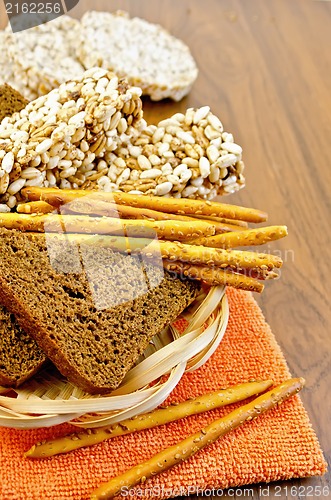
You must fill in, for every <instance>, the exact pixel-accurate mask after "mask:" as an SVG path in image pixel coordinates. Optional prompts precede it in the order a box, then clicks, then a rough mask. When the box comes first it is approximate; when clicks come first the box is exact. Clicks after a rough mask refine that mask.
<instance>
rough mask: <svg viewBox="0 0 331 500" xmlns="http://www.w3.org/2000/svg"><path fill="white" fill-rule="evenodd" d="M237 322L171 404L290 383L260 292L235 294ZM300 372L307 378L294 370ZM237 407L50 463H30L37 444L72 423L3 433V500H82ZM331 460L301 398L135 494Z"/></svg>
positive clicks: (309, 468)
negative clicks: (259, 383)
mask: <svg viewBox="0 0 331 500" xmlns="http://www.w3.org/2000/svg"><path fill="white" fill-rule="evenodd" d="M227 293H228V298H229V302H230V322H229V326H228V329H227V332H226V334H225V336H224V339H223V341H222V343H221V345H220V347H219V348H218V350H217V351H216V353H215V354H214V355H213V356H212V358H211V359H210V360H209V361H208V362H207V363H206V364H205V365H204V366H203V367H202V368H200V369H199V370H196V371H195V372H193V373H190V374H186V375H185V376H184V377H183V379H182V380H181V382H180V384H179V385H178V386H177V387H176V389H175V390H174V391H173V393H172V394H171V396H170V397H169V398H168V400H167V403H170V402H175V401H182V400H185V399H187V398H189V397H194V396H197V395H199V394H203V393H207V392H210V391H215V390H217V389H218V388H220V387H227V386H229V385H233V384H236V383H240V382H243V381H247V380H249V379H252V378H254V379H267V378H272V379H273V380H274V381H275V382H276V383H280V382H281V381H283V380H284V379H287V378H289V377H290V374H289V370H288V368H287V365H286V362H285V359H284V357H283V354H282V352H281V351H280V348H279V346H278V344H277V343H276V340H275V338H274V336H273V334H272V332H271V331H270V328H269V326H268V325H267V323H266V322H265V319H264V317H263V315H262V312H261V310H260V309H259V307H258V305H257V304H256V302H255V301H254V299H253V298H252V296H251V294H249V293H246V292H241V291H236V290H228V292H227ZM295 375H297V376H300V375H301V374H300V373H297V374H295ZM235 406H237V405H231V407H225V408H222V409H217V410H212V411H210V412H208V413H205V414H202V415H198V416H193V417H188V418H186V419H183V420H182V421H179V422H173V423H171V424H167V425H166V426H162V427H159V428H155V429H150V430H147V431H142V432H139V433H136V434H131V435H127V436H122V437H118V438H115V439H113V440H111V441H107V442H104V443H101V444H99V445H95V446H94V447H92V448H87V449H81V450H76V451H75V452H73V453H70V454H68V455H62V456H57V457H52V458H48V459H45V460H42V461H39V460H34V461H33V460H31V459H30V460H29V459H25V458H23V457H22V455H23V452H24V451H25V450H27V449H28V448H30V446H31V445H32V444H34V443H35V442H36V441H42V440H43V439H47V438H50V437H55V436H60V435H64V434H66V433H67V432H70V431H71V432H72V431H73V430H74V428H73V427H72V426H71V425H69V424H65V425H60V426H57V427H53V428H50V429H40V430H31V431H20V430H12V429H5V428H0V443H1V445H0V446H1V450H0V499H1V500H37V499H38V500H39V499H41V498H42V499H43V500H44V499H51V500H65V499H68V498H70V499H74V500H83V499H87V498H89V494H90V493H91V491H92V490H93V489H95V488H96V487H97V486H99V485H100V483H101V482H104V481H107V480H109V479H110V478H112V477H114V476H116V475H118V474H120V473H122V472H124V471H125V470H127V469H128V468H130V467H132V466H134V465H135V464H137V463H139V462H141V461H144V460H146V459H148V458H149V457H151V456H152V455H153V454H155V453H157V452H159V451H160V450H162V449H163V448H166V447H167V446H170V445H173V444H175V443H177V442H178V441H180V440H181V439H183V437H185V436H187V435H189V434H192V433H194V432H196V431H197V430H199V429H200V428H201V427H203V426H205V425H207V424H208V423H210V422H211V421H212V420H214V419H216V418H219V417H220V416H222V415H224V414H225V413H227V412H229V411H230V410H232V409H233V408H234V407H235ZM325 470H326V463H325V460H324V458H323V454H322V451H321V449H320V446H319V443H318V441H317V438H316V435H315V433H314V431H313V429H312V427H311V424H310V422H309V419H308V416H307V413H306V411H305V409H304V407H303V405H302V403H301V400H300V398H299V397H298V396H295V397H293V398H292V399H290V400H288V401H286V402H285V403H283V404H282V405H281V406H280V407H278V408H276V409H274V410H272V411H270V412H269V413H266V414H264V415H262V416H260V417H259V418H257V419H256V420H254V421H252V422H247V423H245V424H244V425H243V426H242V427H240V428H238V429H236V430H235V431H234V432H232V433H231V434H228V435H227V436H225V437H224V438H222V439H220V440H219V441H217V442H216V443H214V444H212V445H209V446H208V447H207V448H206V449H204V450H202V451H200V452H199V453H198V454H196V455H195V456H194V457H192V458H191V459H190V460H188V461H187V462H185V463H182V464H180V465H178V466H176V467H174V468H173V469H171V470H169V471H167V472H165V473H163V474H160V475H159V476H156V477H155V478H153V479H151V480H148V481H146V482H145V483H144V485H142V486H139V490H137V489H136V493H135V494H134V495H131V492H130V495H128V494H127V495H126V496H127V497H128V498H131V499H132V498H141V497H142V496H144V497H145V498H148V497H154V498H159V499H162V498H170V497H171V496H176V495H177V496H179V495H184V494H188V493H193V491H194V490H198V491H201V490H202V489H213V488H214V489H218V488H228V487H235V486H240V485H244V484H252V483H256V482H264V481H277V480H281V479H290V478H294V477H304V476H312V475H321V474H323V473H324V472H325Z"/></svg>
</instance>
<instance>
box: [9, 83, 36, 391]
mask: <svg viewBox="0 0 331 500" xmlns="http://www.w3.org/2000/svg"><path fill="white" fill-rule="evenodd" d="M27 104H28V101H27V100H26V99H24V97H23V96H22V95H21V94H20V93H19V92H17V90H15V89H13V88H12V87H10V86H9V85H7V84H6V83H5V84H4V85H0V122H1V121H2V119H3V118H5V116H10V115H12V114H13V113H15V112H16V111H20V110H21V109H23V108H24V107H25V106H26V105H27ZM45 361H46V356H45V355H44V354H43V352H42V351H41V349H40V348H39V347H38V345H37V344H36V342H35V341H34V340H33V339H32V338H31V337H30V335H28V334H26V333H25V332H24V331H23V330H22V328H21V327H20V326H19V324H18V323H17V321H16V319H15V317H14V315H13V314H11V313H10V312H9V311H8V310H7V309H6V308H5V307H3V306H1V305H0V385H2V386H4V387H18V386H19V385H21V384H22V383H23V382H25V381H26V380H27V379H29V378H30V377H32V375H34V374H35V373H36V372H38V371H39V369H40V368H41V367H42V366H43V365H44V363H45Z"/></svg>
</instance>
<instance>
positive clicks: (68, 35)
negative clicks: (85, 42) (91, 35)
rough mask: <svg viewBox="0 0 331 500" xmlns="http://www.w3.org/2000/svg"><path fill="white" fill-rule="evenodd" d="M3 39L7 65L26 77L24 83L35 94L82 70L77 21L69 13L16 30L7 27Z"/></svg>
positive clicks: (66, 79)
mask: <svg viewBox="0 0 331 500" xmlns="http://www.w3.org/2000/svg"><path fill="white" fill-rule="evenodd" d="M5 43H6V47H7V53H8V57H9V61H8V62H7V66H8V67H9V66H11V71H12V72H14V73H16V74H17V75H18V76H19V77H21V76H23V77H24V78H25V81H26V82H27V84H26V86H27V87H28V88H29V89H30V91H31V92H32V93H34V94H35V95H36V96H37V95H43V94H46V93H47V92H49V91H50V90H52V89H53V88H55V87H57V86H59V85H60V84H61V83H63V82H65V81H68V80H71V79H73V78H77V77H80V76H81V75H82V73H83V72H84V68H83V66H82V64H81V63H80V62H79V61H78V59H77V56H76V52H77V49H78V46H79V43H80V23H79V21H76V20H75V19H73V18H71V17H69V16H61V17H59V18H57V19H54V20H52V21H51V22H48V23H46V24H41V25H40V26H36V27H34V28H30V29H28V30H25V31H22V32H19V33H15V34H13V33H12V32H11V30H10V29H8V28H7V30H6V41H5ZM17 79H18V78H16V80H17ZM16 87H17V85H16ZM23 93H24V94H26V92H23Z"/></svg>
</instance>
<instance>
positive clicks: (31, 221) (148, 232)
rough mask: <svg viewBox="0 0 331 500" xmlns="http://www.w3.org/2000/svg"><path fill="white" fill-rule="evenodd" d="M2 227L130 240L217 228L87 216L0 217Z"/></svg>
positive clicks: (174, 237)
mask: <svg viewBox="0 0 331 500" xmlns="http://www.w3.org/2000/svg"><path fill="white" fill-rule="evenodd" d="M0 227H5V228H7V229H19V230H21V231H37V232H67V233H88V234H91V233H93V234H94V233H97V234H98V233H99V234H119V235H124V234H125V233H126V234H127V236H145V237H146V238H155V237H156V236H158V237H159V238H165V239H167V240H179V241H180V240H185V239H192V238H194V237H199V236H201V235H202V234H208V235H212V234H214V233H215V228H214V226H213V225H211V224H210V223H208V222H204V221H200V222H199V221H197V222H194V225H192V223H191V222H184V221H167V220H165V221H155V222H154V221H149V220H129V219H125V220H121V219H115V218H111V217H88V216H84V215H53V214H48V215H28V214H17V213H7V214H0Z"/></svg>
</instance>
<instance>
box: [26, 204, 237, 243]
mask: <svg viewBox="0 0 331 500" xmlns="http://www.w3.org/2000/svg"><path fill="white" fill-rule="evenodd" d="M51 201H52V200H51ZM30 203H45V202H41V201H40V202H30ZM26 205H29V203H27V204H26ZM47 205H48V204H47ZM53 210H54V208H53ZM28 213H29V212H28ZM61 213H62V214H65V213H69V214H72V213H73V214H85V215H95V216H107V217H115V218H118V217H120V218H121V219H148V220H154V221H156V220H175V221H184V222H189V221H191V222H192V223H194V224H195V223H196V221H197V219H196V218H194V217H189V216H187V215H177V214H167V213H163V212H157V211H156V210H150V209H148V208H137V207H130V206H129V205H118V204H116V203H110V202H106V201H102V200H96V199H94V198H93V197H92V198H90V197H87V196H86V197H84V198H75V199H74V200H72V201H71V202H70V203H66V204H65V205H62V206H61ZM215 219H216V217H215ZM203 221H204V222H206V223H209V224H211V225H213V226H214V227H215V232H216V234H219V233H225V232H227V231H239V228H238V226H235V225H233V224H225V223H222V222H220V221H219V220H217V219H216V221H212V220H203Z"/></svg>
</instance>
